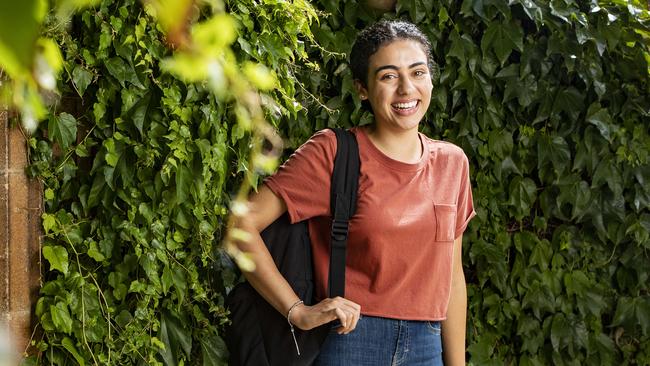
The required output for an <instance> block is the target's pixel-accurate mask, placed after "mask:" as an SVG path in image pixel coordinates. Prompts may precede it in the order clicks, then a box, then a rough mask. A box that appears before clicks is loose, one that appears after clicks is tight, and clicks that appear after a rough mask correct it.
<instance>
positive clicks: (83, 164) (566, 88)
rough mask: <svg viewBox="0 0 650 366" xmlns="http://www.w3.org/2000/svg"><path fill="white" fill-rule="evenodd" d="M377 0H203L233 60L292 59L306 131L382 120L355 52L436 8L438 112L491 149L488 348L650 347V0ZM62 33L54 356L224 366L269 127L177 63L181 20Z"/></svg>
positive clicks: (621, 352)
mask: <svg viewBox="0 0 650 366" xmlns="http://www.w3.org/2000/svg"><path fill="white" fill-rule="evenodd" d="M363 4H364V2H363V1H359V2H358V1H337V0H322V1H318V2H315V3H313V4H309V3H307V2H304V1H294V2H293V3H287V2H281V1H272V0H265V1H253V0H230V1H225V3H224V4H222V5H219V4H216V6H213V7H210V6H207V5H205V6H202V7H199V8H197V9H200V10H196V11H195V12H193V13H192V14H189V15H188V19H189V20H190V21H191V22H193V21H196V20H201V19H205V18H208V17H210V16H211V14H212V13H221V12H225V13H228V14H230V15H231V17H230V18H229V19H233V20H235V21H236V23H237V36H236V39H235V38H233V39H232V41H233V42H232V50H233V51H234V53H233V55H234V58H233V60H232V63H233V64H234V65H245V64H244V62H245V61H247V60H251V61H256V62H260V63H262V64H264V65H266V66H267V68H268V69H269V70H271V71H272V72H273V73H274V74H275V77H276V78H277V84H275V88H273V90H269V91H268V92H266V93H265V94H264V96H263V97H262V99H261V100H262V104H263V105H264V108H265V109H264V110H265V114H266V116H267V118H268V120H269V121H271V122H272V123H273V124H274V125H275V126H276V127H277V128H278V130H279V131H280V133H281V134H282V135H283V136H285V137H286V139H287V142H288V144H287V145H288V147H289V148H295V147H297V146H298V145H299V144H300V143H301V142H303V141H304V140H305V139H307V138H308V137H309V136H310V135H311V134H312V133H313V132H314V131H315V130H317V129H320V128H323V127H326V126H333V125H339V126H353V125H358V124H365V123H369V122H371V120H372V118H371V116H370V115H369V114H368V113H366V112H363V110H362V109H361V106H360V102H359V100H358V99H356V98H354V97H353V94H354V92H353V86H352V80H351V75H350V71H349V68H348V67H347V64H346V61H345V57H344V54H346V53H348V52H349V49H350V46H351V41H352V40H353V39H354V36H355V34H356V32H357V31H358V29H361V28H362V27H363V26H364V25H365V24H368V23H370V22H372V21H374V20H376V19H379V18H381V17H389V18H394V17H401V18H405V19H410V20H411V21H413V22H415V23H416V24H418V25H419V26H420V28H421V29H422V30H423V31H425V33H427V34H428V35H429V36H430V38H431V40H432V42H433V45H434V47H433V49H434V58H435V59H436V60H437V62H438V63H439V65H440V71H441V73H440V76H439V78H438V79H437V80H436V83H435V86H434V93H433V102H432V107H431V110H430V112H429V113H428V115H427V116H426V118H425V121H424V122H423V123H422V125H421V126H422V130H423V131H424V132H426V133H427V134H429V135H430V136H432V137H435V138H441V139H446V140H449V141H452V142H454V143H456V144H458V145H460V146H461V147H463V149H464V150H465V152H466V154H467V155H468V156H469V158H470V162H471V177H472V181H473V188H474V200H475V205H476V208H477V213H478V215H477V217H476V218H475V219H474V220H473V221H472V223H471V224H470V226H469V229H468V231H467V232H466V234H465V237H464V239H465V240H464V253H463V254H464V256H463V258H464V264H465V272H466V277H467V281H468V285H469V297H470V298H469V313H468V317H469V319H468V333H467V334H468V346H469V347H468V358H469V360H470V362H471V363H472V364H474V365H502V364H504V365H516V364H520V365H547V364H557V365H565V364H566V365H580V364H605V365H610V364H611V365H647V364H650V329H649V328H650V294H649V292H648V290H649V286H648V282H649V281H648V280H649V279H648V277H649V275H650V265H649V263H650V258H649V252H648V251H649V249H650V234H649V232H650V210H649V205H650V185H649V184H648V183H647V181H648V180H650V164H649V163H650V161H649V152H650V136H649V132H650V131H649V130H650V127H649V126H650V118H649V116H648V113H649V109H648V106H650V96H649V91H650V90H649V89H650V83H649V81H650V78H649V70H650V69H649V60H650V55H649V51H650V48H649V46H648V39H649V38H650V29H649V28H648V20H649V16H648V11H647V4H644V3H641V2H638V1H632V2H622V1H611V2H610V1H606V2H600V3H597V2H574V1H569V0H560V1H541V0H526V1H516V0H515V1H504V0H503V1H502V0H494V1H469V0H466V1H463V2H457V1H451V0H450V1H423V0H408V1H400V2H398V4H397V7H396V9H395V12H389V13H385V14H380V13H376V12H374V11H372V10H371V9H367V8H366V7H365V6H364V5H363ZM224 24H226V23H224ZM221 25H223V24H221ZM226 25H227V24H226ZM215 29H216V28H215ZM219 29H223V28H219ZM225 29H228V28H227V27H226V28H225ZM48 31H50V32H53V36H54V37H56V39H57V40H58V42H59V44H60V45H61V46H62V48H63V51H64V56H65V60H66V62H65V72H64V77H63V80H60V82H59V87H60V89H61V91H62V98H61V103H60V104H59V106H58V110H57V111H56V113H54V115H53V117H52V118H51V119H50V121H49V123H48V124H47V128H43V129H42V134H41V135H40V136H35V137H33V138H31V139H30V141H29V142H30V144H31V147H32V156H31V158H32V161H33V165H32V166H31V168H30V169H31V173H32V174H33V175H35V176H38V177H40V179H42V180H43V182H44V184H45V187H46V189H45V198H46V202H45V207H46V211H47V213H46V214H45V215H44V217H43V218H44V220H43V225H44V229H45V232H46V238H45V243H44V248H43V256H44V257H45V259H46V262H47V264H48V265H47V266H46V269H45V273H44V285H43V288H42V290H41V298H40V300H39V302H38V304H37V306H36V312H37V315H38V317H39V319H40V323H39V328H41V330H42V331H43V333H42V334H43V336H42V338H39V339H36V340H35V341H36V343H37V344H38V346H39V347H40V349H41V350H43V353H42V354H41V355H40V356H39V357H37V358H34V359H32V361H34V362H40V363H42V364H50V363H54V364H58V365H68V364H76V363H79V364H86V363H88V364H95V363H98V364H110V365H113V364H154V363H156V362H161V363H162V364H165V365H180V364H192V365H193V364H204V365H219V364H224V362H225V361H224V359H225V358H224V357H225V353H226V352H227V351H226V350H225V348H224V346H223V342H222V340H221V338H220V334H221V330H222V326H223V324H224V322H225V321H227V320H226V312H225V310H224V309H223V307H222V302H223V294H224V291H225V290H226V288H227V287H228V286H230V284H231V283H232V281H233V280H234V278H233V274H232V271H231V270H230V269H229V268H228V267H227V264H226V263H227V262H226V261H225V260H224V258H223V254H222V253H221V252H220V251H219V249H218V246H219V243H220V242H221V240H222V239H223V237H224V229H225V222H226V220H227V213H228V207H229V204H230V202H231V199H232V197H233V196H234V195H235V193H236V191H237V187H238V185H239V183H240V182H241V181H242V177H243V175H242V174H243V173H244V172H246V171H250V169H252V167H251V165H250V163H249V161H250V160H249V153H250V151H251V150H250V149H251V142H255V141H253V140H252V137H251V136H252V135H251V133H250V132H248V131H247V130H246V129H245V128H243V127H242V126H243V125H245V124H242V120H245V116H243V115H242V113H243V112H242V110H241V108H239V107H238V106H239V104H238V101H237V100H232V99H228V98H227V95H228V94H227V93H224V94H223V95H219V94H218V93H216V94H215V92H214V91H215V89H214V88H211V85H210V83H209V82H203V83H202V82H187V81H182V80H181V78H180V77H177V76H173V75H175V74H173V73H171V74H170V73H168V72H165V70H163V69H164V67H162V66H161V61H162V60H163V59H164V58H165V57H167V56H168V55H170V54H171V52H172V51H171V50H170V48H169V47H167V46H166V43H165V42H166V40H168V39H169V38H166V37H165V36H164V35H163V33H162V32H161V29H160V26H157V25H156V22H155V21H154V20H153V19H152V17H151V16H150V15H149V12H148V11H145V8H144V7H143V5H142V4H141V3H139V2H135V1H134V0H125V1H120V2H118V1H113V0H103V1H102V2H101V3H100V5H98V6H97V7H95V8H93V9H89V10H85V11H83V12H81V13H79V14H77V15H76V16H75V17H74V18H73V20H72V24H71V26H70V28H69V29H68V30H66V31H61V28H56V27H51V28H48ZM227 34H228V32H222V33H218V32H217V35H215V37H216V38H219V37H227ZM227 44H230V43H227ZM242 70H243V71H242V75H246V77H247V78H250V79H251V81H252V83H253V84H255V79H256V76H255V75H256V74H255V72H253V73H251V72H250V69H247V68H246V67H244V68H243V69H242ZM258 76H259V75H258ZM242 77H244V76H242ZM260 78H261V77H258V78H257V79H260ZM261 79H264V78H261ZM184 80H185V79H184ZM213 81H214V80H213ZM257 81H258V83H257V84H256V85H257V86H258V88H261V89H264V88H263V86H264V85H263V84H264V82H263V81H264V80H257ZM287 152H288V151H287Z"/></svg>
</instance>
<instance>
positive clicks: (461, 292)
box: [442, 234, 467, 366]
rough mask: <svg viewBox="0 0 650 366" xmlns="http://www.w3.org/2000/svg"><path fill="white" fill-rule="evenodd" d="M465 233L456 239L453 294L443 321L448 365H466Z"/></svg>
mask: <svg viewBox="0 0 650 366" xmlns="http://www.w3.org/2000/svg"><path fill="white" fill-rule="evenodd" d="M462 243H463V235H462V234H461V235H460V236H459V237H458V238H456V240H454V255H453V263H452V269H451V271H452V272H451V294H450V296H449V307H448V309H447V319H446V320H443V321H442V355H443V358H444V360H445V365H446V366H458V365H465V332H466V329H467V328H466V318H467V287H466V284H465V274H464V273H463V263H462V258H463V251H462Z"/></svg>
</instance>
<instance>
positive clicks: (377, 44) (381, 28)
mask: <svg viewBox="0 0 650 366" xmlns="http://www.w3.org/2000/svg"><path fill="white" fill-rule="evenodd" d="M397 40H412V41H416V42H418V43H419V44H420V45H421V46H422V50H423V51H424V53H425V54H426V55H427V66H428V67H429V72H430V73H431V76H432V77H435V75H436V74H437V72H438V65H437V64H436V63H435V61H433V56H432V54H431V42H429V39H428V38H427V36H425V35H424V33H422V31H420V30H419V29H418V27H416V26H415V24H413V23H409V22H407V21H404V20H382V21H379V22H377V23H375V24H372V25H370V26H368V27H366V28H365V29H363V30H362V31H361V32H359V34H358V35H357V39H356V41H354V44H353V45H352V51H351V52H350V68H351V69H352V78H353V79H355V80H359V81H361V82H362V83H363V85H364V86H367V85H368V63H369V60H370V56H372V55H374V54H375V52H377V51H378V50H379V49H380V48H381V47H382V46H385V45H386V44H388V43H391V42H394V41H397Z"/></svg>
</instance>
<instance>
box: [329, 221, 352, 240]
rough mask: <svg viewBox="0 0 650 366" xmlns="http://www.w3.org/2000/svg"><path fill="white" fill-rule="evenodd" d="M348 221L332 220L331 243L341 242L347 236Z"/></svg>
mask: <svg viewBox="0 0 650 366" xmlns="http://www.w3.org/2000/svg"><path fill="white" fill-rule="evenodd" d="M348 229H349V221H340V220H332V239H333V242H332V245H337V244H338V243H335V242H342V241H345V240H347V238H348Z"/></svg>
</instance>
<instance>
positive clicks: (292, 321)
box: [285, 300, 304, 324]
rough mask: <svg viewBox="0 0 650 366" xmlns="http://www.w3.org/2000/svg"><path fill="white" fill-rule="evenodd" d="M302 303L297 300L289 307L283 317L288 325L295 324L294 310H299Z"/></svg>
mask: <svg viewBox="0 0 650 366" xmlns="http://www.w3.org/2000/svg"><path fill="white" fill-rule="evenodd" d="M303 304H304V302H303V301H302V300H297V301H295V302H294V303H293V304H291V306H290V307H289V310H287V312H286V313H285V317H286V318H287V321H288V322H289V323H290V324H295V318H296V310H297V309H298V308H300V307H301V306H302V305H303Z"/></svg>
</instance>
